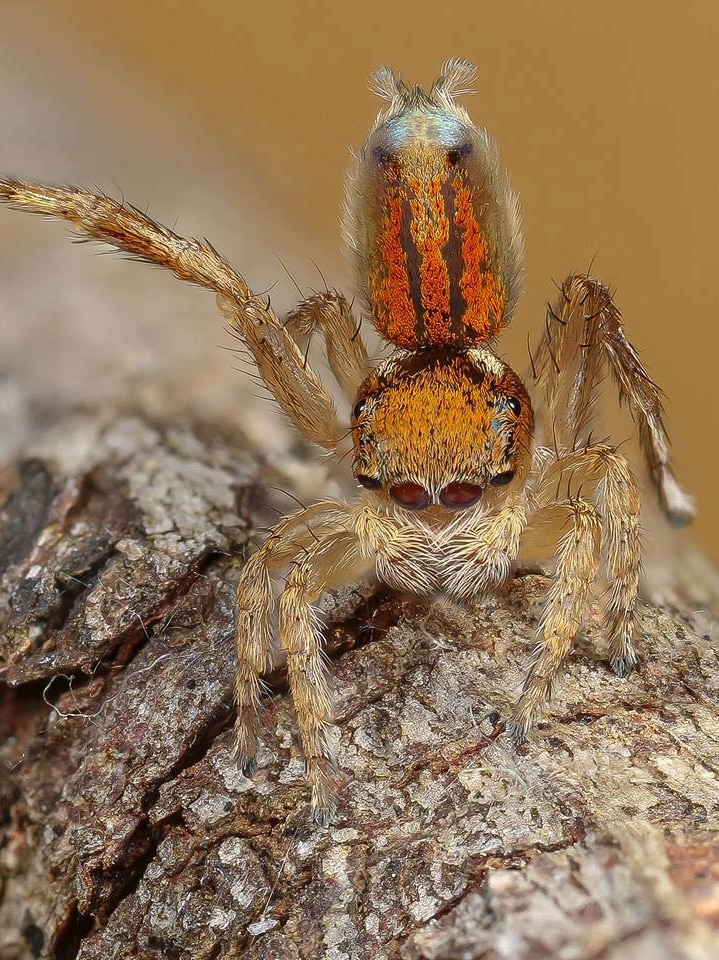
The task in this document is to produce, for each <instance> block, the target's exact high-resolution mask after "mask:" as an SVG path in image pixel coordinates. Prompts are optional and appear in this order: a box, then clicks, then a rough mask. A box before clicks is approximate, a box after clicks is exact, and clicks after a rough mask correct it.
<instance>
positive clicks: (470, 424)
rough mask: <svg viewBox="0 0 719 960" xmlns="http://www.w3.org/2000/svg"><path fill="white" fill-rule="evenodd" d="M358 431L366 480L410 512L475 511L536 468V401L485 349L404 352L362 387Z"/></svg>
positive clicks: (355, 415) (358, 456) (361, 474)
mask: <svg viewBox="0 0 719 960" xmlns="http://www.w3.org/2000/svg"><path fill="white" fill-rule="evenodd" d="M352 427H353V436H354V445H355V465H354V469H355V476H356V478H357V480H358V481H359V482H360V483H361V484H362V486H364V487H367V488H368V489H370V490H378V491H379V490H385V491H386V492H387V493H388V495H389V497H390V498H391V499H392V500H394V501H395V503H398V504H399V505H400V506H403V507H406V508H408V509H422V508H425V507H428V506H430V505H431V504H443V505H444V506H446V507H451V508H463V507H471V506H473V505H474V504H475V503H477V502H478V501H479V500H480V499H482V495H483V493H484V492H485V491H486V490H487V488H490V489H489V491H488V492H489V493H492V490H491V488H492V487H494V488H497V487H501V486H505V485H507V484H509V483H511V482H512V480H513V479H514V478H515V477H516V478H517V482H521V480H522V479H524V477H525V476H526V473H527V470H528V468H529V463H530V446H531V440H532V407H531V402H530V399H529V396H528V394H527V391H526V390H525V388H524V385H523V384H522V381H521V380H520V379H519V377H518V376H517V375H516V374H515V373H514V372H513V371H512V370H511V369H510V368H509V367H508V366H507V365H506V364H504V363H502V361H501V360H498V359H497V357H495V356H494V354H492V353H490V352H489V351H485V350H480V349H471V350H466V351H455V350H448V349H446V348H441V347H440V348H435V349H429V350H427V349H425V350H416V351H411V352H410V351H408V352H399V353H395V354H394V355H393V356H391V357H390V358H389V359H388V360H386V361H384V362H383V363H382V364H381V365H380V366H378V367H377V368H376V369H375V370H374V371H373V372H372V373H371V374H370V375H369V376H368V377H367V379H366V380H365V382H364V383H363V384H362V387H361V389H360V393H359V396H358V398H357V402H356V404H355V406H354V409H353V412H352ZM493 499H494V500H496V497H493Z"/></svg>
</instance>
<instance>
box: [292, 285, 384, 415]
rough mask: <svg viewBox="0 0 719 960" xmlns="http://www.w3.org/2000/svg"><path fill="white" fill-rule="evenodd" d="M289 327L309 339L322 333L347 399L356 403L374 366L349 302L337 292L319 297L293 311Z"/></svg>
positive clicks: (325, 292)
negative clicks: (315, 332)
mask: <svg viewBox="0 0 719 960" xmlns="http://www.w3.org/2000/svg"><path fill="white" fill-rule="evenodd" d="M287 327H288V329H289V330H291V331H292V332H293V333H294V332H295V331H297V332H298V333H300V334H303V335H305V336H309V335H311V334H312V333H313V332H314V331H315V330H319V331H320V332H321V333H322V336H323V337H324V342H325V348H326V351H327V362H328V363H329V365H330V369H331V370H332V373H333V374H334V377H335V379H336V380H337V382H338V383H339V385H340V387H342V390H343V392H344V394H345V396H346V397H347V399H348V400H349V401H350V403H352V402H354V400H355V398H356V396H357V393H358V392H359V388H360V386H361V385H362V381H363V380H364V379H365V377H366V376H367V374H368V373H369V371H370V366H371V364H370V359H369V356H368V355H367V348H366V346H365V344H364V341H363V340H362V337H361V335H360V328H359V324H358V323H357V321H356V320H355V318H354V316H353V315H352V310H351V308H350V305H349V303H348V302H347V300H346V298H345V297H343V296H342V294H341V293H337V291H335V290H324V291H322V292H321V293H315V294H313V295H312V296H311V297H307V299H306V300H302V302H301V303H299V304H298V305H297V306H296V307H295V308H294V310H292V311H291V313H290V314H289V316H288V318H287Z"/></svg>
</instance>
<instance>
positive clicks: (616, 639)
mask: <svg viewBox="0 0 719 960" xmlns="http://www.w3.org/2000/svg"><path fill="white" fill-rule="evenodd" d="M572 487H573V488H574V489H575V490H578V489H581V491H582V494H583V495H584V496H588V495H591V494H594V496H593V499H594V501H595V502H596V506H597V508H598V510H599V512H600V514H601V517H602V526H603V530H602V540H603V548H604V556H605V563H606V573H607V579H608V581H609V590H608V595H607V602H606V607H605V611H604V619H603V623H604V628H605V630H606V632H607V635H608V638H609V659H610V663H611V666H612V669H613V670H614V671H615V672H616V673H618V674H619V675H620V676H625V675H626V674H627V673H628V672H629V671H630V670H631V669H632V668H633V667H635V666H636V663H637V655H636V651H635V647H634V639H633V635H634V625H635V602H636V598H637V591H638V589H639V574H640V568H641V550H640V546H641V545H640V538H639V506H640V500H639V490H638V488H637V484H636V481H635V480H634V477H633V476H632V472H631V470H630V468H629V464H628V463H627V461H626V459H625V457H623V456H622V455H621V454H620V453H617V452H616V451H615V450H613V449H612V448H611V447H608V446H606V445H605V444H595V445H593V446H589V447H586V448H584V449H582V450H575V451H574V452H573V453H569V454H567V455H566V456H565V457H561V458H560V459H559V460H558V461H556V462H555V463H553V464H552V465H551V466H549V468H548V469H547V470H546V471H545V473H544V475H543V476H542V478H541V480H540V483H539V486H538V488H537V491H536V496H537V503H538V504H539V505H540V506H544V507H547V506H549V505H550V504H551V503H552V501H554V500H556V499H557V491H558V490H559V496H560V497H563V496H566V497H569V496H571V492H572V491H571V488H572Z"/></svg>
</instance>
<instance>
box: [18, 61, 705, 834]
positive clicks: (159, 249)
mask: <svg viewBox="0 0 719 960" xmlns="http://www.w3.org/2000/svg"><path fill="white" fill-rule="evenodd" d="M472 75H473V68H472V67H471V66H470V65H469V64H467V63H465V62H464V61H461V60H450V61H448V62H447V63H446V64H445V65H444V67H443V69H442V72H441V74H440V77H439V79H438V80H437V81H436V82H435V83H434V84H433V86H432V87H431V88H430V89H429V90H428V91H425V90H423V89H421V88H419V87H407V86H406V85H405V84H404V83H403V82H402V81H401V80H400V79H399V78H398V77H396V76H395V75H394V74H393V73H392V72H391V71H390V70H386V69H385V70H381V71H379V73H378V74H377V75H376V76H375V78H374V88H375V91H376V92H377V93H378V94H379V95H380V96H382V97H384V98H385V99H387V100H388V101H389V104H388V107H387V109H386V110H385V111H384V112H382V113H380V115H379V117H378V118H377V121H376V122H375V125H374V127H373V128H372V131H371V132H370V135H369V138H368V140H367V143H366V145H365V147H364V149H363V150H362V151H361V152H360V154H359V156H358V159H357V164H356V166H355V169H354V170H353V171H352V173H351V175H350V178H349V180H348V193H347V204H346V210H345V217H344V231H345V236H346V238H347V240H348V243H349V246H350V250H351V252H352V255H353V260H354V265H355V270H356V274H357V282H358V287H359V290H360V292H361V294H362V295H363V297H364V299H365V304H366V307H367V309H368V311H369V313H370V316H371V318H372V322H373V323H374V326H375V327H376V329H377V331H378V333H379V334H380V336H382V337H383V338H384V339H385V340H386V341H388V342H389V344H390V346H391V347H392V349H393V352H392V353H390V355H389V356H388V357H387V358H385V359H384V360H381V361H379V362H378V363H377V364H376V365H375V364H373V363H372V362H371V360H370V358H369V356H368V353H367V350H366V348H365V346H364V343H363V341H362V338H361V337H360V336H359V335H358V328H357V324H356V321H355V319H354V317H353V316H352V312H351V310H350V307H349V305H348V303H347V301H346V300H345V298H344V297H342V296H341V295H339V294H337V293H333V292H331V291H325V292H323V293H320V294H315V295H313V296H312V297H309V298H308V299H306V300H304V301H302V303H301V304H299V306H298V307H297V308H296V309H295V310H294V311H293V312H292V313H291V314H290V316H289V317H288V318H287V321H286V322H284V323H282V322H280V320H279V319H278V317H277V316H276V315H275V313H274V312H273V311H272V309H271V308H270V306H269V303H268V302H267V301H266V300H264V299H262V298H260V297H257V296H255V295H254V294H253V293H252V292H251V291H250V290H249V288H248V286H247V284H246V282H245V280H244V279H243V278H242V277H241V276H240V275H239V274H238V273H237V272H236V271H234V270H233V269H232V267H231V266H230V265H229V264H228V263H227V261H226V260H225V259H224V258H223V257H222V256H221V255H220V254H219V253H217V251H216V250H215V249H214V248H213V247H212V246H211V245H210V244H208V243H206V242H201V241H198V240H188V239H185V238H183V237H180V236H178V235H177V234H175V233H173V232H172V231H171V230H169V229H167V228H166V227H163V226H161V225H160V224H158V223H156V222H154V221H153V220H150V219H149V218H148V217H146V216H145V215H144V214H142V213H141V212H139V211H138V210H136V209H134V208H132V207H127V206H124V205H123V204H121V203H118V202H116V201H114V200H111V199H109V198H108V197H104V196H97V195H95V194H91V193H87V192H86V191H83V190H78V189H77V188H74V187H66V188H58V187H49V186H42V185H38V184H32V183H28V182H25V181H20V180H15V179H11V178H4V179H3V178H0V199H4V200H6V201H8V202H10V203H11V204H13V205H15V206H17V207H19V208H22V209H26V210H30V211H33V212H36V213H42V214H47V215H51V216H55V217H59V218H62V219H64V220H67V221H69V222H70V223H71V224H72V226H73V227H74V228H75V229H76V230H77V231H78V232H80V233H81V234H82V235H83V236H85V237H90V238H92V239H95V240H104V241H106V242H108V243H111V244H114V245H115V246H117V247H119V248H120V249H122V250H125V251H128V252H130V253H131V254H132V255H133V256H134V257H135V258H139V259H143V260H147V261H149V262H152V263H157V264H160V265H162V266H165V267H167V268H168V269H169V270H171V271H172V272H173V273H174V274H175V275H176V276H177V277H179V278H180V279H182V280H189V281H191V282H193V283H198V284H200V285H202V286H204V287H207V288H209V289H211V290H213V291H215V292H216V293H217V294H218V298H217V299H218V305H219V307H220V310H221V311H222V313H223V315H224V316H225V317H226V319H227V320H228V322H229V323H230V324H231V326H232V327H233V329H234V330H235V331H236V333H237V334H238V335H239V336H241V337H242V339H243V340H244V341H245V343H246V344H247V346H248V348H249V350H250V351H251V352H252V354H253V356H254V359H255V362H256V363H257V367H258V371H259V373H260V375H261V377H262V378H263V380H264V382H265V384H266V385H267V387H268V389H269V390H270V392H271V393H272V395H273V396H274V398H275V400H276V401H277V403H278V405H279V406H280V407H281V409H282V410H283V411H284V412H285V414H286V415H287V416H288V417H289V418H290V420H291V421H292V422H293V423H294V425H295V426H296V427H297V429H298V430H299V432H300V433H301V434H302V435H303V436H304V437H305V438H306V439H307V440H309V441H311V442H313V443H315V444H318V445H319V446H321V447H323V448H325V449H326V450H331V451H335V452H337V453H338V454H340V456H339V460H340V461H342V460H343V457H344V454H345V453H346V452H347V451H346V446H345V438H346V437H347V434H348V430H347V424H346V423H343V422H342V420H341V418H340V417H339V416H338V414H337V411H336V409H335V406H334V403H333V401H332V399H331V397H330V394H329V392H328V391H327V390H326V389H325V388H324V387H323V385H322V383H321V381H320V379H319V378H318V377H317V375H316V374H315V373H314V372H313V371H312V369H311V368H310V367H309V366H308V364H307V362H306V356H305V354H304V353H303V351H302V350H301V349H300V347H299V345H298V342H297V340H296V339H295V337H299V336H301V335H304V334H307V333H309V332H312V331H317V332H318V333H319V334H321V336H322V337H323V339H324V343H325V346H326V351H327V359H328V361H329V365H330V368H331V370H332V373H333V375H334V377H335V379H336V381H337V383H338V384H339V386H340V388H341V389H342V390H343V392H344V394H345V396H346V398H347V401H348V403H349V406H350V408H351V410H352V415H351V423H350V427H351V434H352V439H353V444H354V477H355V480H356V481H358V482H359V484H360V485H361V487H364V488H365V489H364V490H359V491H358V489H357V486H356V485H355V486H354V489H353V491H352V493H353V497H351V498H350V499H348V500H347V501H345V500H330V499H326V500H320V501H318V502H317V503H314V504H312V505H311V506H309V507H307V508H303V509H302V510H299V511H298V512H297V513H295V514H293V515H291V516H289V517H287V518H286V519H285V520H283V521H282V522H281V523H279V524H278V525H277V526H276V527H275V529H274V530H273V531H272V533H271V534H270V535H269V536H268V538H267V539H266V541H265V543H264V544H263V546H262V547H261V548H260V549H259V550H258V551H257V552H256V553H255V554H253V555H252V556H251V557H250V559H249V560H248V562H247V563H246V565H245V567H244V568H243V571H242V574H241V576H240V580H239V583H238V588H237V600H238V613H237V650H238V666H237V688H236V689H237V707H238V719H237V754H238V759H239V761H240V763H241V765H242V767H243V769H244V770H246V771H247V772H248V773H249V772H251V770H252V768H253V766H254V759H255V755H256V751H257V743H258V735H259V706H260V691H261V677H262V674H263V672H264V671H266V670H268V669H269V668H270V666H271V664H272V630H273V627H272V624H273V616H272V611H273V606H274V595H273V586H272V579H273V576H275V575H277V574H280V573H282V572H283V571H284V572H285V576H286V586H285V589H284V591H283V592H282V594H281V596H280V600H279V603H278V605H277V629H278V632H279V639H280V642H281V644H282V646H283V647H284V649H285V651H286V654H287V669H288V675H289V681H290V688H291V692H292V697H293V700H294V703H295V707H296V710H297V719H298V724H299V728H300V734H301V738H302V747H303V750H304V755H305V759H306V763H307V776H308V779H309V781H310V784H311V788H312V807H313V811H314V815H315V818H316V819H317V821H318V822H321V823H326V822H328V821H329V820H330V819H331V818H332V816H333V813H334V809H335V803H336V790H335V785H334V783H333V780H332V777H331V775H330V772H331V769H332V762H331V761H332V751H331V749H330V746H329V741H328V738H327V730H328V727H329V725H330V724H331V722H332V698H331V695H330V690H329V686H328V681H327V674H326V666H325V663H324V661H323V658H322V652H321V644H322V631H321V626H320V624H319V621H318V618H317V616H316V612H315V609H314V606H313V604H314V603H315V601H316V600H317V599H318V598H319V596H320V595H321V594H322V593H323V592H324V591H325V590H327V589H329V588H332V587H335V586H339V585H341V584H347V583H351V582H352V581H353V580H356V579H358V578H359V577H364V576H375V577H377V578H379V579H380V580H382V581H384V582H386V583H389V584H392V585H395V586H398V587H401V588H403V589H409V590H415V591H418V592H425V593H426V592H432V591H442V592H444V593H446V594H448V595H449V596H451V597H454V598H457V599H459V600H463V601H465V602H466V601H472V600H477V599H478V598H480V597H481V596H482V595H483V594H484V593H486V592H487V591H488V590H491V589H493V588H495V587H496V586H497V585H498V584H500V583H501V582H502V581H503V580H505V579H506V578H507V577H508V576H509V575H510V573H511V571H512V568H513V566H514V565H515V564H516V563H517V562H518V561H519V560H524V559H526V557H527V556H531V557H533V558H534V559H536V557H537V556H539V557H544V558H546V559H550V560H552V561H553V565H554V574H553V576H554V579H553V583H552V586H551V588H550V590H549V593H548V597H547V603H546V608H545V611H544V615H543V617H542V619H541V626H540V632H539V636H538V639H537V645H536V649H535V653H534V657H533V660H532V663H531V666H530V668H529V671H528V674H527V678H526V681H525V683H524V687H523V691H522V694H521V696H520V698H519V700H518V702H517V704H516V707H515V709H514V712H513V715H512V717H511V718H510V719H509V722H508V729H509V732H510V734H511V735H512V736H513V737H514V739H515V740H517V741H519V740H522V739H523V738H524V737H525V736H526V734H527V732H528V730H529V729H530V727H531V726H532V723H533V721H534V719H535V717H536V715H537V713H538V711H539V710H540V708H541V706H542V704H543V703H544V701H545V700H546V699H547V697H548V696H549V693H550V690H551V685H552V681H553V679H554V677H555V675H556V673H557V671H558V669H559V667H560V666H561V664H562V662H563V660H564V659H565V657H566V656H567V653H568V652H569V650H570V649H571V646H572V642H573V640H574V637H575V634H576V632H577V629H578V626H579V625H580V624H581V623H582V620H583V619H584V618H585V617H586V615H587V612H588V609H589V603H590V600H591V595H592V587H593V584H594V582H595V580H596V578H597V576H598V574H599V573H600V572H601V573H602V575H603V576H604V577H605V578H606V579H607V580H608V581H609V583H610V589H609V590H608V591H607V593H606V597H605V604H604V613H603V624H604V628H605V631H606V634H607V638H608V643H609V659H610V662H611V664H612V667H613V668H614V670H615V671H616V672H617V673H619V674H624V673H626V672H627V670H629V669H631V667H632V666H633V665H634V664H635V663H636V653H635V647H634V623H635V615H634V606H635V600H636V596H637V587H638V583H639V568H640V545H639V494H638V491H637V487H636V484H635V481H634V478H633V477H632V474H631V472H630V470H629V467H628V465H627V462H626V460H625V459H624V457H623V456H622V455H621V454H619V453H618V452H617V450H616V449H615V448H614V447H613V446H612V445H611V444H608V443H596V442H592V440H591V434H590V432H589V420H590V410H591V407H592V401H593V398H594V396H595V393H596V389H597V384H598V382H599V379H600V375H601V373H602V369H603V368H608V370H609V371H610V373H611V374H612V376H613V377H614V379H615V381H616V383H617V385H618V387H619V393H620V397H621V398H622V399H623V400H625V401H626V402H627V404H628V405H629V407H630V409H631V412H632V414H633V416H634V418H635V420H636V421H637V423H638V425H639V436H640V441H641V444H642V448H643V451H644V455H645V458H646V461H647V465H648V467H649V473H650V477H651V479H652V482H653V484H654V486H655V488H656V491H657V494H658V496H659V500H660V503H661V505H662V507H663V509H664V511H665V513H666V515H667V517H668V518H669V519H670V520H671V521H672V522H674V523H685V522H687V521H688V520H689V519H690V518H691V516H692V514H693V506H692V502H691V500H690V498H689V497H687V496H686V494H685V493H684V492H683V491H682V490H681V488H680V487H679V485H678V483H677V482H676V480H675V479H674V475H673V473H672V469H671V465H670V460H669V444H668V440H667V436H666V432H665V430H664V425H663V421H662V407H661V401H660V392H659V389H658V387H657V386H656V385H655V384H654V383H653V382H652V380H651V379H650V378H649V376H648V375H647V373H646V371H645V369H644V367H643V366H642V363H641V361H640V359H639V356H638V355H637V353H636V351H635V349H634V347H633V346H632V345H631V343H630V342H629V341H628V340H627V339H626V337H625V334H624V330H623V326H622V320H621V315H620V313H619V311H618V309H617V307H616V306H615V304H614V303H613V301H612V299H611V297H610V295H609V292H608V291H607V289H606V287H604V286H603V285H602V284H601V283H599V282H598V281H596V280H593V279H592V278H591V277H588V276H574V277H570V278H569V279H567V280H566V281H565V282H564V283H563V284H562V286H561V289H560V294H559V297H558V299H557V303H556V304H555V305H554V306H550V307H549V312H548V315H547V320H546V324H545V328H544V333H543V336H542V339H541V341H540V344H539V348H538V350H537V351H536V353H535V355H534V358H533V360H532V381H533V396H534V409H535V412H536V415H537V425H536V426H535V423H534V414H533V410H532V403H531V402H530V398H529V393H528V391H527V390H526V389H525V387H524V386H523V384H522V382H521V380H520V379H519V377H518V376H517V375H516V374H515V373H514V372H513V371H512V370H511V369H510V368H509V367H508V366H507V365H506V364H505V363H504V362H503V361H501V360H499V359H498V358H497V357H496V356H495V355H494V353H492V351H491V349H490V341H491V340H492V339H493V338H495V337H496V336H497V335H498V334H499V333H500V332H501V331H502V329H503V327H504V326H506V324H507V323H508V322H509V320H510V319H511V315H512V311H513V309H514V307H515V305H516V303H517V299H518V297H519V292H520V279H521V261H522V239H521V230H520V220H519V213H518V206H517V200H516V197H515V195H514V194H513V193H512V190H511V188H510V186H509V182H508V179H507V176H506V174H505V173H504V171H503V170H502V168H501V166H500V164H499V156H498V152H497V149H496V147H495V146H494V144H493V143H492V141H491V140H490V138H489V136H488V135H487V133H486V131H484V130H482V129H481V128H478V127H476V126H474V124H473V123H472V121H471V120H470V118H469V115H468V114H467V113H466V111H465V110H464V109H462V108H461V107H460V106H458V105H457V104H456V103H455V97H456V96H458V95H459V94H461V93H463V92H466V86H467V83H468V82H469V81H470V80H471V78H472ZM545 437H546V438H549V439H550V440H551V447H550V446H545V445H544V444H543V442H542V441H543V438H545ZM348 492H349V491H348Z"/></svg>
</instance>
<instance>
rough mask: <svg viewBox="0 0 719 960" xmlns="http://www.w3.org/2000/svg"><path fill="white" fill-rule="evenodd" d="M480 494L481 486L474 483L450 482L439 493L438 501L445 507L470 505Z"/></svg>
mask: <svg viewBox="0 0 719 960" xmlns="http://www.w3.org/2000/svg"><path fill="white" fill-rule="evenodd" d="M481 496H482V488H481V487H478V486H477V484H476V483H450V484H448V485H447V486H446V487H445V488H444V490H443V491H442V492H441V493H440V495H439V499H440V502H441V503H443V504H444V505H445V507H452V508H454V509H457V508H458V507H471V506H473V504H475V503H476V502H477V501H478V500H479V498H480V497H481Z"/></svg>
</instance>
